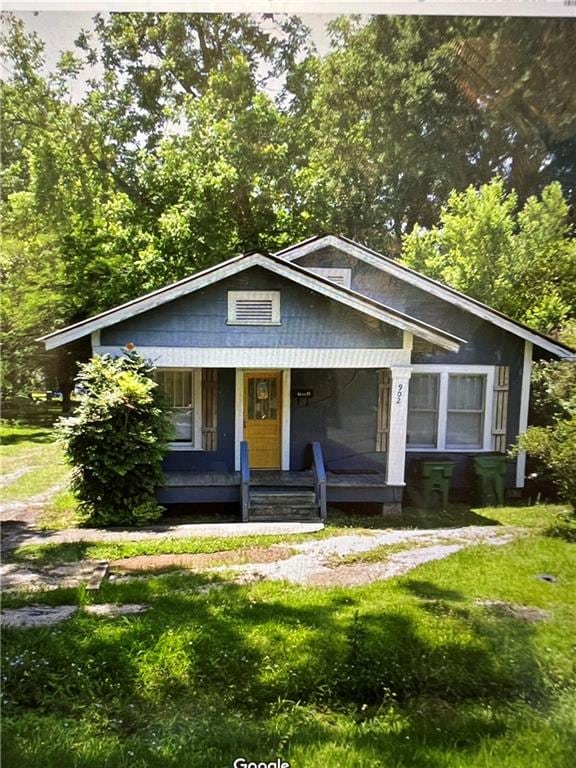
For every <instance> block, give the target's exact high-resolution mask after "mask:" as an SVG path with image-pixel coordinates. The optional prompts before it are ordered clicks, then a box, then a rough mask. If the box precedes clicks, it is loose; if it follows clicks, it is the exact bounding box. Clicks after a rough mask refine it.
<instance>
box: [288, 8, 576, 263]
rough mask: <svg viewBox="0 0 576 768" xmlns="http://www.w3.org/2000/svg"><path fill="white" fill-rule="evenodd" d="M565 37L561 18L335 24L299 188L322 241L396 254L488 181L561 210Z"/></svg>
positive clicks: (567, 120) (314, 86) (567, 135)
mask: <svg viewBox="0 0 576 768" xmlns="http://www.w3.org/2000/svg"><path fill="white" fill-rule="evenodd" d="M575 33H576V29H575V28H574V25H569V24H568V23H567V22H566V21H565V20H558V19H525V20H524V19H517V18H515V19H507V20H500V19H489V18H476V19H474V18H458V17H450V18H442V17H423V18H419V17H414V16H412V17H389V16H379V17H375V18H372V19H371V20H370V21H369V23H367V24H365V25H362V24H360V23H355V21H354V19H351V18H350V17H343V18H340V19H338V20H337V21H336V22H335V23H334V24H333V25H332V34H333V37H334V45H335V51H334V52H333V53H332V54H330V55H329V56H327V57H326V59H325V60H324V61H323V62H322V64H321V66H320V67H319V72H318V74H317V77H316V78H311V79H310V90H311V95H310V93H309V94H308V97H307V100H308V103H309V104H310V108H309V115H308V118H309V120H310V130H311V131H312V133H313V136H314V139H313V141H312V144H311V147H312V149H311V152H310V160H309V163H308V165H307V167H306V168H305V169H304V170H303V172H302V189H303V190H304V194H305V196H306V198H307V201H308V205H309V206H310V207H311V208H312V212H313V215H314V217H315V221H316V222H318V224H319V228H322V226H324V227H328V228H333V229H336V230H339V231H342V232H343V233H345V234H347V235H348V236H350V237H352V238H354V239H357V240H360V241H362V242H365V243H367V244H368V245H370V246H372V247H374V248H376V249H385V250H389V252H391V253H393V254H394V253H398V252H399V250H400V244H401V240H402V237H403V236H404V234H405V233H406V232H407V231H410V230H411V229H412V228H413V227H414V226H415V224H416V223H419V224H420V225H421V226H425V227H430V226H432V225H433V224H434V223H435V222H436V220H437V216H438V214H439V211H440V207H441V205H442V204H443V203H445V201H446V200H447V198H448V195H449V194H450V192H451V191H452V190H456V191H463V190H464V189H465V188H466V187H467V186H469V185H470V184H474V185H480V184H483V183H487V182H488V181H490V179H491V178H493V177H494V175H496V174H499V175H501V176H502V178H503V179H504V180H505V182H506V187H507V189H512V188H514V187H515V186H517V187H518V194H519V196H520V200H521V201H525V200H526V199H527V198H528V197H530V196H532V195H534V194H539V193H541V191H542V189H543V187H544V186H545V185H546V183H547V182H550V181H552V180H554V179H559V180H561V181H562V183H563V185H564V187H565V193H566V194H567V195H568V199H569V200H572V190H573V189H574V184H573V183H572V181H570V179H573V177H574V171H575V168H576V162H575V161H574V157H576V154H571V151H570V148H571V147H573V142H574V141H576V110H575V109H574V94H575V93H576V75H575V70H574V67H573V64H572V55H571V51H572V50H573V48H574V43H575V42H576V37H575ZM302 100H303V99H302V98H300V101H302ZM310 118H312V119H310Z"/></svg>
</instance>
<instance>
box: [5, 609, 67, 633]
mask: <svg viewBox="0 0 576 768" xmlns="http://www.w3.org/2000/svg"><path fill="white" fill-rule="evenodd" d="M77 610H78V606H76V605H59V606H57V607H53V606H51V605H28V606H26V608H12V609H8V610H5V611H2V615H1V621H2V625H3V626H4V627H16V628H19V629H31V628H33V627H49V626H50V625H51V624H58V622H60V621H65V620H66V619H69V618H70V616H72V615H73V614H74V613H76V611H77Z"/></svg>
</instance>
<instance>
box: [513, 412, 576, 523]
mask: <svg viewBox="0 0 576 768" xmlns="http://www.w3.org/2000/svg"><path fill="white" fill-rule="evenodd" d="M518 447H519V448H520V450H524V451H526V452H527V453H529V454H530V455H531V456H536V457H537V458H538V459H540V460H541V461H542V463H543V464H544V465H545V466H546V468H547V469H548V471H549V473H550V477H551V478H552V480H553V481H554V483H555V484H556V486H557V488H558V490H559V492H560V495H561V496H562V498H563V499H564V500H565V501H568V502H570V504H572V506H573V507H574V508H575V509H576V415H574V416H571V417H570V418H569V419H559V420H558V421H557V422H556V423H555V424H554V425H553V426H551V427H529V428H528V431H527V432H525V434H523V435H522V436H521V437H520V438H519V440H518Z"/></svg>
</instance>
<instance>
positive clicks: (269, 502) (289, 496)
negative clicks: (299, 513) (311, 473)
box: [250, 491, 316, 507]
mask: <svg viewBox="0 0 576 768" xmlns="http://www.w3.org/2000/svg"><path fill="white" fill-rule="evenodd" d="M250 502H251V505H252V506H278V507H282V506H291V507H299V506H316V501H315V496H314V493H312V492H310V491H298V492H294V491H293V492H288V491H266V492H262V491H252V493H251V494H250Z"/></svg>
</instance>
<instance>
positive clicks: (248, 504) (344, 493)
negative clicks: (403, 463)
mask: <svg viewBox="0 0 576 768" xmlns="http://www.w3.org/2000/svg"><path fill="white" fill-rule="evenodd" d="M310 455H311V464H312V465H311V467H310V468H308V469H302V470H250V467H249V458H248V446H247V443H245V442H243V443H242V444H241V470H239V471H220V472H186V471H182V472H168V473H166V484H165V486H164V487H163V488H161V489H160V490H159V492H158V500H159V501H160V503H163V504H198V503H214V502H221V503H234V504H238V505H239V508H240V509H241V512H242V520H243V521H246V522H248V521H255V520H261V521H265V520H286V521H288V520H325V519H326V515H327V506H328V505H329V504H338V503H345V502H355V503H361V504H362V503H377V504H381V505H382V512H383V513H391V512H392V511H399V509H400V504H401V501H402V491H403V488H402V486H390V485H388V484H387V482H386V474H385V472H378V471H376V470H366V471H361V470H355V471H346V470H336V471H331V470H329V469H326V466H325V464H324V457H323V454H322V448H321V446H320V444H319V443H315V444H313V445H312V446H311V454H310Z"/></svg>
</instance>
